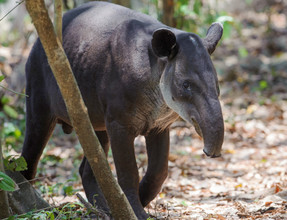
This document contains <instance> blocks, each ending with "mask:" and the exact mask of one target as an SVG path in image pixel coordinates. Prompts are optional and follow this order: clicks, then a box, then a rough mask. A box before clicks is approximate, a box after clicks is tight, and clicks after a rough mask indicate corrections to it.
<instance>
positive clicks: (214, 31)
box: [202, 22, 223, 54]
mask: <svg viewBox="0 0 287 220" xmlns="http://www.w3.org/2000/svg"><path fill="white" fill-rule="evenodd" d="M222 33H223V26H222V24H221V23H218V22H216V23H213V24H212V25H211V26H210V27H209V28H208V30H207V34H206V37H205V38H203V40H202V42H203V45H204V47H205V48H206V49H207V51H208V53H209V54H212V53H213V51H214V50H215V48H216V45H217V43H218V41H219V40H220V38H221V36H222Z"/></svg>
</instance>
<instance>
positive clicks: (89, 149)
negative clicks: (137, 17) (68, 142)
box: [26, 0, 137, 219]
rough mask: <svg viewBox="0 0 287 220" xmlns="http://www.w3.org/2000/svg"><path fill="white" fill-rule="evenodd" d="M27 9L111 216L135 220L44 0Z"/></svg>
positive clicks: (33, 0) (34, 1)
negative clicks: (90, 116) (91, 119)
mask: <svg viewBox="0 0 287 220" xmlns="http://www.w3.org/2000/svg"><path fill="white" fill-rule="evenodd" d="M26 7H27V10H28V12H29V14H30V16H31V18H32V22H33V23H34V25H35V27H36V30H37V32H38V35H39V37H40V40H41V43H42V45H43V48H44V50H45V52H46V55H47V58H48V62H49V64H50V67H51V69H52V71H53V73H54V76H55V78H56V80H57V83H58V85H59V88H60V90H61V93H62V96H63V98H64V101H65V104H66V107H67V110H68V113H69V116H70V119H71V121H72V124H73V127H74V129H75V131H76V133H77V135H78V138H79V141H80V143H81V145H82V148H83V150H84V154H85V156H86V157H87V159H88V161H89V163H90V165H91V167H92V169H93V172H94V175H95V177H96V179H97V181H98V183H99V185H100V187H101V190H102V191H103V193H104V195H105V197H106V199H107V201H108V205H109V207H110V209H111V212H112V215H113V217H114V218H115V219H137V218H136V216H135V214H134V212H133V210H132V208H131V206H130V204H129V202H128V200H127V198H126V196H125V195H124V193H123V192H122V190H121V188H120V187H119V185H118V184H117V182H116V181H115V178H114V177H113V175H112V172H111V170H110V167H109V164H108V162H107V160H106V157H105V154H104V152H103V149H102V147H101V146H100V143H99V140H98V138H97V136H96V135H95V132H94V129H93V127H92V125H91V122H90V119H89V116H88V112H87V108H86V106H85V104H84V102H83V99H82V97H81V93H80V90H79V88H78V86H77V83H76V80H75V78H74V75H73V72H72V69H71V66H70V64H69V61H68V59H67V57H66V55H65V52H64V50H63V47H62V45H61V44H60V42H59V40H58V39H57V37H56V35H55V32H54V29H53V24H52V22H51V20H50V18H49V15H48V12H47V9H46V7H45V4H44V0H26Z"/></svg>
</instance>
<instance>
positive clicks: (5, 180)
mask: <svg viewBox="0 0 287 220" xmlns="http://www.w3.org/2000/svg"><path fill="white" fill-rule="evenodd" d="M0 189H2V190H4V191H9V192H13V191H15V190H17V189H18V186H17V184H16V183H15V182H14V181H13V180H12V179H11V178H10V177H9V176H8V175H7V174H5V173H3V172H1V171H0Z"/></svg>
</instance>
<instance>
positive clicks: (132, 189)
mask: <svg viewBox="0 0 287 220" xmlns="http://www.w3.org/2000/svg"><path fill="white" fill-rule="evenodd" d="M106 126H107V131H108V135H109V139H110V143H111V148H112V152H113V157H114V162H115V166H116V171H117V177H118V182H119V184H120V186H121V188H122V190H123V192H124V193H125V195H126V196H127V198H128V200H129V202H130V204H131V206H132V208H133V210H134V212H135V214H136V216H137V217H138V219H147V218H148V215H147V214H146V212H145V211H144V209H143V206H142V204H141V202H140V199H139V175H138V168H137V163H136V158H135V152H134V139H135V136H134V135H133V134H131V133H129V131H128V129H127V128H125V127H123V126H121V125H120V124H119V123H117V122H115V121H113V122H111V123H109V122H107V123H106Z"/></svg>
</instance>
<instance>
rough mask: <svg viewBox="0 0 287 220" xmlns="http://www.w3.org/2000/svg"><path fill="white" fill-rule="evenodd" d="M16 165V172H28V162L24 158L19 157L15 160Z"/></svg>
mask: <svg viewBox="0 0 287 220" xmlns="http://www.w3.org/2000/svg"><path fill="white" fill-rule="evenodd" d="M15 163H16V171H23V170H27V162H26V160H25V159H24V157H22V156H21V157H19V158H17V159H16V160H15Z"/></svg>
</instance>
